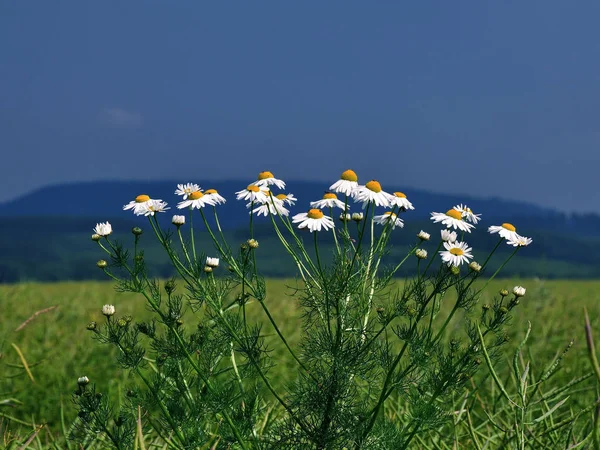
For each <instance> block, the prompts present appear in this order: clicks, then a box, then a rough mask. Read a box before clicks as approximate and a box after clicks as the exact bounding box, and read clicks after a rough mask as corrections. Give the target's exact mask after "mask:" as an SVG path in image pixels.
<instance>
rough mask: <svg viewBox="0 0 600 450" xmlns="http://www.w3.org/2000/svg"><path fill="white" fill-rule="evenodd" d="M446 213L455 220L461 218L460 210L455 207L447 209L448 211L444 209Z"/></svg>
mask: <svg viewBox="0 0 600 450" xmlns="http://www.w3.org/2000/svg"><path fill="white" fill-rule="evenodd" d="M446 215H447V216H449V217H452V218H453V219H456V220H462V214H461V213H460V211H457V210H455V209H449V210H448V211H446Z"/></svg>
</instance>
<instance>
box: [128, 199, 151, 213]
mask: <svg viewBox="0 0 600 450" xmlns="http://www.w3.org/2000/svg"><path fill="white" fill-rule="evenodd" d="M150 200H151V199H150V196H149V195H146V194H141V195H138V196H137V197H136V198H135V200H133V201H131V202H129V203H127V204H126V205H124V206H123V210H128V209H133V213H134V214H135V215H136V216H140V215H143V212H142V211H145V209H146V203H147V202H149V201H150Z"/></svg>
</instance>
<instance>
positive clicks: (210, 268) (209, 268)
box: [204, 266, 213, 273]
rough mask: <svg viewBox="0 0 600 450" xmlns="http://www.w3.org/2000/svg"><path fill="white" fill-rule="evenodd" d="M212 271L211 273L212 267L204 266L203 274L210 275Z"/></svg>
mask: <svg viewBox="0 0 600 450" xmlns="http://www.w3.org/2000/svg"><path fill="white" fill-rule="evenodd" d="M212 271H213V269H212V267H210V266H204V272H206V273H211V272H212Z"/></svg>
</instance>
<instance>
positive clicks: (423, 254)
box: [415, 248, 427, 259]
mask: <svg viewBox="0 0 600 450" xmlns="http://www.w3.org/2000/svg"><path fill="white" fill-rule="evenodd" d="M415 256H416V257H417V258H419V259H427V250H425V249H423V248H419V249H417V251H416V252H415Z"/></svg>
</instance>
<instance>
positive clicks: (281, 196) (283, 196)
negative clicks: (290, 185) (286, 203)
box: [275, 194, 287, 200]
mask: <svg viewBox="0 0 600 450" xmlns="http://www.w3.org/2000/svg"><path fill="white" fill-rule="evenodd" d="M275 197H277V198H278V199H279V200H285V199H286V198H287V195H285V194H277V195H276V196H275Z"/></svg>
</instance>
